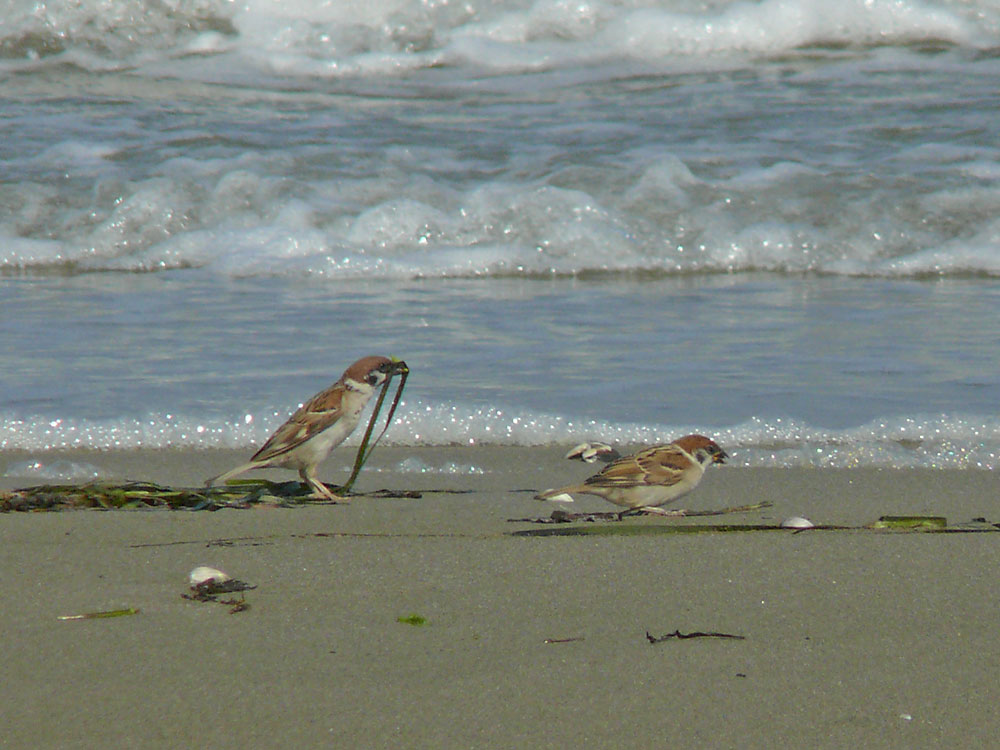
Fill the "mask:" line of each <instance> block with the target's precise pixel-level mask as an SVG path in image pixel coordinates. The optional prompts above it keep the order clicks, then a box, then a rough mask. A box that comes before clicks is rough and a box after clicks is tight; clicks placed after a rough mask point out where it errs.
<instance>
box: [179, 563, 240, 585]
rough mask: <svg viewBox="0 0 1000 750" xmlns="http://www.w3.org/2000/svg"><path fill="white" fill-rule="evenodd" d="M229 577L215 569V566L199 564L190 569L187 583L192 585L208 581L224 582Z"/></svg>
mask: <svg viewBox="0 0 1000 750" xmlns="http://www.w3.org/2000/svg"><path fill="white" fill-rule="evenodd" d="M229 579H230V576H228V575H226V574H225V573H223V572H222V571H221V570H216V569H215V568H209V567H207V566H205V565H200V566H199V567H197V568H195V569H194V570H192V571H191V573H190V575H188V583H190V584H191V585H192V586H203V585H205V584H206V583H208V582H209V581H213V582H215V583H224V582H226V581H228V580H229Z"/></svg>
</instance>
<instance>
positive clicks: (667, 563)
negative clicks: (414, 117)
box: [0, 448, 1000, 750]
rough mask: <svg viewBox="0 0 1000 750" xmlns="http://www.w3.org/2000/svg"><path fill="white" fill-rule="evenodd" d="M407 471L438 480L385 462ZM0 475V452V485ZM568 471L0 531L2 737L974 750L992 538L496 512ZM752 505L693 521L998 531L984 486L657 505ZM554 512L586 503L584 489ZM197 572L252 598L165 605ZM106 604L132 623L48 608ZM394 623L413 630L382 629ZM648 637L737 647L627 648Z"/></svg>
mask: <svg viewBox="0 0 1000 750" xmlns="http://www.w3.org/2000/svg"><path fill="white" fill-rule="evenodd" d="M67 455H68V457H69V458H72V459H73V460H74V461H85V462H88V463H92V464H95V465H98V466H100V467H101V468H102V469H104V470H105V471H107V472H109V473H111V474H113V475H115V476H117V477H120V478H131V479H145V480H152V481H159V482H163V483H169V484H172V485H185V484H187V485H194V484H197V483H198V482H199V480H201V479H202V478H204V477H206V476H209V475H211V474H213V473H217V472H219V471H221V470H223V469H225V468H227V467H228V466H230V465H233V464H235V463H237V462H238V461H240V460H242V459H244V458H245V454H243V453H239V454H235V453H223V452H204V453H196V452H190V453H183V452H131V453H126V452H123V453H98V454H84V453H72V454H67ZM405 457H411V459H415V460H416V461H419V462H421V463H422V464H423V465H425V466H428V467H431V468H432V469H440V468H441V467H447V466H449V465H452V464H455V465H457V466H459V467H464V473H456V474H454V475H447V476H442V475H441V474H439V473H435V472H431V473H425V474H422V473H419V472H410V473H398V472H395V471H391V470H389V467H395V466H397V465H398V464H399V462H400V461H401V460H402V459H403V458H405ZM24 458H25V457H24V456H19V455H17V454H12V453H7V454H2V455H0V471H2V470H3V467H4V466H5V465H9V464H12V463H15V462H18V461H21V460H24ZM45 458H46V460H51V459H53V458H56V457H54V456H47V457H45ZM350 458H351V456H350V455H346V456H341V457H339V458H337V457H335V458H334V459H332V460H331V461H330V462H329V463H328V464H327V465H326V466H325V467H324V471H323V472H322V475H323V476H324V477H325V478H327V479H331V480H334V479H336V478H337V477H338V476H341V475H342V474H343V473H344V472H345V471H346V468H347V465H348V462H349V460H350ZM469 467H475V469H476V470H477V471H480V472H482V473H475V474H470V473H468V470H469ZM592 470H593V467H588V466H583V465H580V464H576V463H570V462H566V461H563V460H562V459H561V453H560V451H559V450H555V449H552V450H546V451H541V452H538V451H528V450H522V449H514V448H510V449H500V448H464V449H461V448H459V449H420V450H410V449H405V450H404V449H394V448H380V449H379V451H378V452H377V453H376V454H375V457H374V458H373V460H372V464H371V466H370V469H366V471H365V473H363V474H362V477H361V480H360V481H359V483H358V486H357V489H358V490H359V491H364V490H370V489H375V488H380V487H391V488H407V489H421V490H425V491H427V492H425V494H424V496H423V497H422V498H420V499H408V500H401V499H369V498H357V499H355V500H354V501H353V502H352V503H351V504H350V505H345V506H311V507H302V508H275V507H258V508H255V509H252V510H223V511H219V512H216V513H209V512H187V511H176V512H171V511H164V510H155V511H115V512H98V511H69V512H61V513H32V514H7V515H3V516H0V537H2V542H0V555H2V558H0V576H2V590H3V592H4V607H3V613H2V616H0V625H2V632H3V633H4V635H5V649H4V653H5V656H4V667H3V680H2V687H0V701H2V706H3V714H4V721H3V724H4V728H3V733H2V739H0V745H2V746H3V747H5V748H22V747H23V748H29V747H30V748H39V747H44V748H74V747H80V748H91V747H94V748H96V747H151V748H178V747H196V746H197V747H205V748H241V750H242V749H245V748H272V747H273V748H278V747H281V748H289V747H294V748H305V747H343V748H383V747H385V748H453V747H455V748H466V747H468V748H473V747H475V748H486V747H489V748H508V747H518V748H542V747H552V748H570V747H588V748H589V747H607V748H612V747H613V748H621V747H711V748H727V747H733V748H736V747H739V748H774V747H797V748H827V747H830V748H840V747H852V748H881V747H898V748H922V747H964V748H969V747H996V746H997V745H998V743H1000V740H998V737H1000V718H998V716H997V704H998V702H1000V700H998V699H1000V688H998V673H1000V652H998V649H997V640H998V633H1000V584H998V583H997V579H998V575H997V559H998V554H997V552H998V546H1000V534H994V533H969V534H919V533H909V534H902V533H878V532H872V531H808V532H804V533H798V534H795V533H791V532H785V531H778V532H774V531H769V532H752V533H750V532H748V533H725V534H724V533H703V534H684V535H674V534H671V535H650V536H608V537H586V536H584V537H537V538H530V537H520V536H513V535H512V532H515V531H521V530H525V529H532V528H535V529H542V528H550V527H544V526H540V525H532V524H527V523H510V522H509V521H508V519H511V518H519V517H525V516H542V515H547V514H548V513H549V512H550V511H551V510H552V508H553V507H554V506H553V505H552V504H543V503H539V502H537V501H535V500H533V499H532V498H531V492H526V491H519V490H526V489H540V488H543V487H546V486H551V485H554V484H556V483H559V482H562V481H568V480H571V479H575V478H580V477H583V476H585V475H586V474H588V473H589V472H590V471H592ZM266 476H268V477H271V478H276V479H282V478H288V477H290V476H292V475H290V474H288V473H287V472H279V471H274V472H267V473H266ZM29 483H31V482H30V481H29V482H26V481H25V480H23V479H20V480H19V479H18V478H9V477H4V478H3V479H2V481H0V484H2V486H4V487H6V488H10V487H14V486H23V485H25V484H29ZM429 490H471V492H468V493H460V494H455V493H445V492H433V491H429ZM765 500H766V501H770V502H773V503H774V506H773V507H772V508H770V509H768V510H764V511H758V512H755V513H747V514H738V515H735V516H725V517H722V518H720V519H709V520H717V521H719V522H725V523H733V522H743V523H762V522H764V523H773V522H777V521H780V520H781V519H782V518H784V517H787V516H791V515H806V516H808V517H809V518H811V519H812V520H813V521H814V522H816V523H831V524H852V525H860V524H864V523H867V522H870V521H873V520H874V519H876V518H877V517H879V516H880V515H885V514H935V515H944V516H947V517H948V520H949V521H950V522H961V521H966V520H969V519H972V518H975V517H986V518H988V519H990V520H991V521H1000V511H998V510H997V508H996V504H997V497H996V477H995V475H994V474H993V473H992V472H971V471H967V472H955V471H947V472H946V471H941V472H935V471H893V470H884V471H877V470H856V471H845V470H815V469H814V470H809V469H803V470H770V469H740V468H731V467H724V468H720V469H712V470H711V471H710V473H709V475H708V476H707V477H706V479H705V481H704V483H703V485H702V487H700V488H699V489H698V491H697V492H696V493H695V494H693V495H691V496H689V497H688V498H686V499H685V500H684V501H683V504H684V506H685V507H688V508H692V509H696V508H697V509H702V508H718V507H723V506H729V505H737V504H744V503H752V502H760V501H765ZM575 505H576V507H575V508H574V509H576V510H595V511H596V510H609V509H611V506H608V505H607V504H605V503H603V501H601V500H599V499H597V498H581V499H580V501H579V502H577V503H576V504H575ZM697 520H698V522H702V523H703V522H705V521H704V519H697ZM689 522H691V521H690V520H688V519H683V520H678V519H659V518H651V519H629V520H627V521H625V522H624V523H626V524H637V525H648V524H652V525H662V524H677V523H689ZM198 565H212V566H215V567H218V568H221V569H223V570H225V571H227V572H228V573H229V574H231V575H233V576H234V577H236V578H239V579H242V580H244V581H247V582H250V583H252V584H256V585H257V588H256V589H254V590H252V591H248V592H247V593H246V595H245V597H246V601H247V602H248V603H249V604H250V608H249V609H248V610H246V611H243V612H239V613H236V614H230V612H229V608H228V607H226V606H221V605H219V604H212V603H199V602H193V601H189V600H185V599H183V598H182V597H181V594H182V593H184V592H185V591H186V588H187V575H188V572H189V571H190V570H191V569H192V568H194V567H195V566H198ZM124 607H136V608H138V609H139V610H140V613H139V614H136V615H132V616H124V617H117V618H110V619H94V620H80V621H63V620H59V619H58V617H59V616H60V615H72V614H77V613H82V612H92V611H98V610H112V609H119V608H124ZM411 614H417V615H420V616H422V617H423V618H426V624H423V625H419V626H415V625H409V624H404V623H401V622H399V618H401V617H406V616H408V615H411ZM676 629H679V630H681V631H684V632H690V631H722V632H726V633H732V634H739V635H742V636H745V640H722V639H691V640H684V641H678V640H673V641H668V642H664V643H660V644H656V645H651V644H650V643H649V642H648V641H647V639H646V632H647V631H649V632H651V633H652V634H654V635H662V634H665V633H668V632H671V631H674V630H676ZM552 641H565V642H552Z"/></svg>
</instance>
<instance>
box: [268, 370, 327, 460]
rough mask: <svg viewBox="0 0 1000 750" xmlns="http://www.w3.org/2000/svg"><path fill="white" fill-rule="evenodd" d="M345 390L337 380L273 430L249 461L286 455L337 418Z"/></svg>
mask: <svg viewBox="0 0 1000 750" xmlns="http://www.w3.org/2000/svg"><path fill="white" fill-rule="evenodd" d="M344 390H345V386H344V384H343V383H342V382H340V381H339V380H338V381H337V382H336V383H334V384H333V385H331V386H330V387H329V388H327V389H326V390H325V391H320V392H319V393H317V394H316V395H315V396H313V397H312V398H311V399H309V400H308V401H307V402H306V403H304V404H302V406H300V407H299V409H298V411H296V412H295V413H294V414H293V415H292V416H290V417H289V418H288V421H287V422H285V423H284V424H283V425H281V427H279V428H278V429H277V430H275V431H274V434H273V435H271V437H269V438H268V439H267V442H266V443H264V445H262V446H261V448H260V450H259V451H257V452H256V453H255V454H254V455H253V458H251V459H250V461H251V462H255V461H258V462H259V461H267V460H268V459H271V458H274V457H275V456H280V455H281V454H282V453H287V452H288V451H290V450H292V449H293V448H296V447H298V446H300V445H302V443H304V442H305V441H306V440H308V439H309V438H311V437H313V436H315V435H318V434H319V433H321V432H322V431H323V430H325V429H326V428H327V427H329V426H330V425H332V424H333V423H334V422H336V421H337V420H338V419H340V416H341V414H342V413H343V411H342V408H341V404H342V402H343V396H344Z"/></svg>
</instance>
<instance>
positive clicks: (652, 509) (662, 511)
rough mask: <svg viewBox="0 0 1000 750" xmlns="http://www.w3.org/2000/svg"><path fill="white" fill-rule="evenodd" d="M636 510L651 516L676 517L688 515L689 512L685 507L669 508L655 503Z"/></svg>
mask: <svg viewBox="0 0 1000 750" xmlns="http://www.w3.org/2000/svg"><path fill="white" fill-rule="evenodd" d="M635 510H636V511H638V512H639V513H647V514H649V515H651V516H671V517H675V518H676V517H679V516H686V515H687V513H688V512H687V511H686V510H684V509H683V508H670V509H667V508H657V507H656V506H653V505H643V506H642V507H641V508H636V509H635Z"/></svg>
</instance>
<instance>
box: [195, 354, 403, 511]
mask: <svg viewBox="0 0 1000 750" xmlns="http://www.w3.org/2000/svg"><path fill="white" fill-rule="evenodd" d="M405 371H406V363H405V362H400V361H395V362H394V361H392V360H391V359H389V358H388V357H362V358H361V359H359V360H358V361H357V362H355V363H354V364H353V365H351V366H350V367H348V368H347V370H345V371H344V374H343V375H341V376H340V380H338V381H337V382H336V383H334V384H333V385H331V386H330V387H329V388H327V389H326V390H324V391H320V392H319V393H317V394H316V395H315V396H313V397H312V398H311V399H309V400H308V401H307V402H306V403H304V404H303V405H302V406H300V407H299V409H298V411H296V412H295V413H294V414H293V415H292V416H291V417H289V418H288V421H287V422H285V423H284V424H283V425H281V427H279V428H278V429H277V430H275V432H274V434H273V435H271V437H269V438H268V439H267V442H266V443H264V445H263V446H262V447H261V449H260V450H259V451H257V452H256V453H255V454H254V455H253V458H251V459H250V461H249V462H248V463H245V464H243V465H242V466H237V467H236V468H235V469H233V470H232V471H227V472H226V473H225V474H220V475H219V476H217V477H212V478H211V479H209V480H208V481H206V482H205V486H206V487H209V486H211V485H213V484H221V483H223V482H225V481H226V480H227V479H232V478H233V477H235V476H238V475H240V474H243V473H244V472H247V471H250V470H251V469H264V468H281V469H296V470H298V472H299V476H300V477H302V481H303V482H305V483H306V484H308V485H309V486H310V487H311V488H312V490H313V492H312V495H311V497H318V498H324V499H326V500H333V501H340V500H344V499H345V498H341V497H336V496H335V495H334V494H333V493H332V492H330V490H329V489H328V488H327V487H326V485H325V484H323V483H322V482H321V481H319V479H317V478H316V467H317V466H318V465H319V464H320V462H321V461H322V460H323V459H325V458H326V457H327V456H328V455H329V454H330V451H332V450H333V449H334V448H336V447H337V446H338V445H340V444H341V443H342V442H344V440H346V439H347V436H348V435H350V434H351V433H352V432H353V431H354V428H355V427H357V426H358V421H359V420H360V419H361V412H362V411H364V408H365V406H366V405H367V404H368V401H369V400H370V399H371V397H372V396H373V395H375V393H376V391H378V388H379V386H381V385H382V384H383V383H385V381H386V380H387V379H388V378H389V376H390V375H393V374H395V373H402V372H405Z"/></svg>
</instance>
